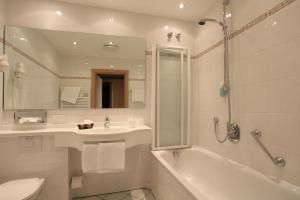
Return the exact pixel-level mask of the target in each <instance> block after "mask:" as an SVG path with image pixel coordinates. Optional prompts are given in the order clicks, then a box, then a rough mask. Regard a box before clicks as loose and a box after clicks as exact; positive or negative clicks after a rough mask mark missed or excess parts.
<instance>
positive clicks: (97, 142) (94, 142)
mask: <svg viewBox="0 0 300 200" xmlns="http://www.w3.org/2000/svg"><path fill="white" fill-rule="evenodd" d="M115 142H125V140H109V141H84V144H99V143H115Z"/></svg>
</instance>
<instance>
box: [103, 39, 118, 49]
mask: <svg viewBox="0 0 300 200" xmlns="http://www.w3.org/2000/svg"><path fill="white" fill-rule="evenodd" d="M104 47H108V48H118V47H119V45H118V44H115V43H113V42H112V41H107V42H105V43H104Z"/></svg>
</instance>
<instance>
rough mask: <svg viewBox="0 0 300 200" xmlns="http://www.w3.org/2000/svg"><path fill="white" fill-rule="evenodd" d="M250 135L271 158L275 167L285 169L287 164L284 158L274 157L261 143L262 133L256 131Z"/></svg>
mask: <svg viewBox="0 0 300 200" xmlns="http://www.w3.org/2000/svg"><path fill="white" fill-rule="evenodd" d="M250 134H251V135H252V136H253V138H254V139H255V141H256V142H257V143H258V144H259V146H260V147H261V148H262V149H263V150H264V152H265V153H266V154H267V155H268V156H269V158H270V159H271V160H272V162H273V163H274V165H275V166H278V167H284V166H285V165H286V162H285V160H284V158H283V157H280V156H276V157H273V156H272V154H271V153H270V152H269V151H268V149H267V148H266V147H265V145H264V144H263V143H262V142H261V141H260V137H261V131H259V130H257V129H255V130H254V131H251V132H250Z"/></svg>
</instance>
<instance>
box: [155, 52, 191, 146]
mask: <svg viewBox="0 0 300 200" xmlns="http://www.w3.org/2000/svg"><path fill="white" fill-rule="evenodd" d="M188 74H189V55H188V50H186V49H178V48H162V47H160V48H157V50H156V141H155V147H156V148H158V149H167V148H178V147H184V146H188Z"/></svg>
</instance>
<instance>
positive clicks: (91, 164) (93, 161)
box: [81, 144, 98, 173]
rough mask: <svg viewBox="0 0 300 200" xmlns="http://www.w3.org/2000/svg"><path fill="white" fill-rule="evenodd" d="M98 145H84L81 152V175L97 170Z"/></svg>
mask: <svg viewBox="0 0 300 200" xmlns="http://www.w3.org/2000/svg"><path fill="white" fill-rule="evenodd" d="M97 150H98V145H97V144H84V145H83V147H82V152H81V162H82V171H83V173H87V172H96V171H97V170H98V159H97V158H98V152H97Z"/></svg>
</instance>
